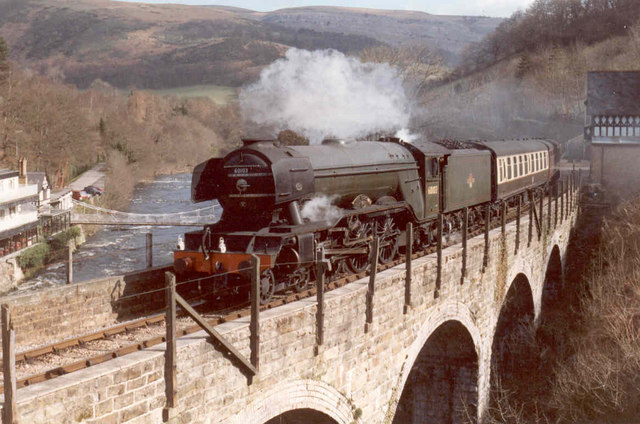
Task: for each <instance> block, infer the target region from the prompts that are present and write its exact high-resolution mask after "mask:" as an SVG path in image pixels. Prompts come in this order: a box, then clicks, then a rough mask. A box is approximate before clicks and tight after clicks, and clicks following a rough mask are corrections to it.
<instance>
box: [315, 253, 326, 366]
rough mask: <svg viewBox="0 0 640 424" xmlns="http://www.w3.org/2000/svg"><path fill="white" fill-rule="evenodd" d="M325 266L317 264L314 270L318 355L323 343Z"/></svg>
mask: <svg viewBox="0 0 640 424" xmlns="http://www.w3.org/2000/svg"><path fill="white" fill-rule="evenodd" d="M325 275H326V274H325V264H324V263H321V262H318V264H317V268H316V276H317V277H316V301H317V303H318V309H317V312H316V343H317V345H318V349H317V350H316V354H317V353H319V350H320V346H322V344H323V343H324V283H325V278H326V276H325Z"/></svg>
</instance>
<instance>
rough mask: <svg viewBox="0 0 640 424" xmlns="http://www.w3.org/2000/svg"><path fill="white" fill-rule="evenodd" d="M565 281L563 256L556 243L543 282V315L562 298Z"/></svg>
mask: <svg viewBox="0 0 640 424" xmlns="http://www.w3.org/2000/svg"><path fill="white" fill-rule="evenodd" d="M563 282H564V280H563V267H562V257H561V256H560V248H559V247H558V245H557V244H556V245H554V246H553V248H552V249H551V253H550V254H549V258H548V260H547V268H546V271H545V276H544V282H543V283H542V296H541V301H540V303H541V306H540V314H541V316H543V317H544V316H547V315H548V314H549V310H550V309H551V308H553V306H554V304H555V303H556V302H558V300H559V299H560V296H561V294H562V289H563Z"/></svg>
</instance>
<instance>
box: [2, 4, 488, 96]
mask: <svg viewBox="0 0 640 424" xmlns="http://www.w3.org/2000/svg"><path fill="white" fill-rule="evenodd" d="M499 22H500V19H496V18H482V17H464V16H434V15H429V14H426V13H422V12H405V11H376V10H369V9H351V8H332V7H328V8H321V10H319V9H318V8H295V9H283V10H280V11H277V12H271V13H266V14H265V13H259V12H254V11H251V10H246V9H237V8H230V7H224V6H186V5H177V4H138V3H131V2H120V1H109V0H79V1H74V2H69V1H63V0H6V1H2V2H0V36H3V37H4V38H5V39H6V40H7V41H8V43H9V46H10V47H11V49H12V59H13V60H15V61H16V62H17V63H19V64H21V65H22V66H25V67H29V68H30V69H33V70H35V71H37V72H39V73H41V74H43V75H48V76H50V77H52V78H54V79H56V80H58V81H63V82H66V83H72V84H74V85H76V86H78V87H79V88H86V87H88V86H89V85H91V83H92V82H93V81H94V80H95V79H101V80H103V81H106V82H108V83H109V84H111V85H113V86H115V87H119V88H134V87H135V88H138V89H141V88H170V87H180V86H188V85H198V84H216V85H225V86H240V85H242V84H245V83H247V82H250V81H253V80H255V79H256V77H257V76H258V74H259V73H260V70H262V69H263V68H264V67H265V66H266V65H268V64H269V63H272V62H273V61H274V60H275V59H277V58H279V57H281V56H282V55H283V54H284V52H285V51H286V50H287V49H289V48H291V47H296V48H301V49H307V50H316V49H327V48H332V49H336V50H338V51H341V52H343V53H347V54H357V53H358V52H360V51H362V50H363V49H365V48H368V47H375V46H386V45H393V46H395V47H397V46H398V45H399V44H401V45H403V46H405V47H406V46H414V45H419V46H420V47H421V48H428V49H431V50H433V51H434V52H436V53H438V54H439V55H440V56H442V57H443V58H444V59H445V60H450V61H451V63H454V62H455V63H457V62H458V61H459V58H460V54H461V52H462V50H463V49H464V47H465V46H466V45H467V44H468V43H470V42H475V41H478V40H480V39H481V38H482V37H483V36H484V35H485V34H487V33H488V32H489V31H491V30H492V29H493V28H495V26H496V25H497V24H498V23H499Z"/></svg>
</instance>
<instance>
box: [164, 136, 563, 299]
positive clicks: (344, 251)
mask: <svg viewBox="0 0 640 424" xmlns="http://www.w3.org/2000/svg"><path fill="white" fill-rule="evenodd" d="M243 142H244V145H243V146H242V147H241V148H239V149H237V150H234V151H232V152H231V153H229V154H228V155H227V156H225V157H224V158H214V159H209V160H208V161H206V162H203V163H201V164H199V165H198V166H196V168H195V169H194V172H193V177H192V185H191V196H192V200H193V201H194V202H202V201H208V200H212V199H217V200H218V201H219V202H220V204H221V206H222V208H223V213H222V216H221V218H220V220H219V221H218V222H217V223H214V224H211V225H207V226H205V227H204V228H203V229H202V230H199V231H194V232H190V233H187V234H186V235H185V246H184V249H182V250H176V251H175V252H174V269H175V271H176V273H177V274H179V275H183V276H185V275H187V276H188V275H201V276H202V275H209V276H215V275H221V276H222V275H223V276H224V279H221V282H220V283H219V284H224V285H234V284H241V283H242V282H243V281H245V282H246V281H248V279H249V278H250V260H251V255H252V254H253V255H256V256H258V257H259V258H260V272H261V284H260V287H261V301H262V302H263V303H266V302H268V301H269V299H270V298H271V296H272V295H273V293H274V292H276V291H280V290H284V289H296V290H303V289H305V288H306V287H307V285H308V284H309V282H310V281H311V280H312V278H313V273H314V266H313V265H314V263H316V261H317V260H318V252H319V251H320V252H322V255H323V257H324V260H325V261H326V263H328V264H329V265H330V268H331V269H332V270H334V271H335V270H341V269H342V270H344V269H348V270H349V271H352V272H361V271H363V270H365V269H366V268H367V266H368V262H369V261H368V255H369V246H370V242H371V240H372V239H373V237H374V236H377V237H378V240H379V260H380V262H381V263H388V262H390V261H392V260H393V259H394V257H395V256H396V255H397V253H398V249H399V247H400V246H401V245H402V244H403V243H404V240H405V237H404V236H405V234H404V229H405V227H406V224H407V223H408V222H412V223H413V226H414V228H415V230H414V231H415V233H414V240H415V243H416V244H417V245H418V246H425V245H429V244H431V243H434V241H435V239H436V234H437V224H436V222H437V217H438V214H440V213H442V214H443V216H444V219H445V228H446V231H455V230H456V229H457V228H459V227H460V223H461V211H462V210H463V209H464V208H468V211H469V219H470V221H471V222H472V223H473V222H480V219H481V217H482V216H483V212H482V210H483V208H484V206H485V205H486V204H487V203H489V204H492V205H496V204H499V202H501V201H507V202H508V201H510V200H511V199H514V198H515V196H517V195H520V194H522V193H528V192H529V191H530V190H531V189H536V188H545V187H547V186H549V184H550V183H551V182H552V180H554V179H555V178H557V177H558V170H557V168H556V163H557V161H558V160H559V158H560V148H559V145H558V143H557V142H555V141H552V140H543V139H530V140H504V141H469V142H460V141H453V140H443V141H436V142H434V141H419V142H414V143H406V142H404V141H402V140H399V139H397V138H386V139H381V140H380V141H344V140H336V139H329V140H325V141H324V142H323V143H322V144H320V145H310V146H282V145H279V144H278V143H277V142H275V141H272V140H244V141H243ZM222 281H224V282H222Z"/></svg>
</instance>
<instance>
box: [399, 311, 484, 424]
mask: <svg viewBox="0 0 640 424" xmlns="http://www.w3.org/2000/svg"><path fill="white" fill-rule="evenodd" d="M480 345H481V336H480V332H479V331H478V328H477V326H476V325H475V323H474V320H473V318H472V315H471V312H470V311H469V309H468V308H467V307H466V306H464V305H463V304H460V303H457V302H447V303H446V304H445V305H444V306H443V308H441V309H439V310H438V311H436V313H435V314H433V315H431V316H430V317H428V318H427V321H426V322H425V324H424V325H423V326H422V328H421V330H420V333H419V335H418V337H417V338H416V340H415V341H414V342H413V344H412V346H411V348H410V349H409V352H408V354H407V360H406V361H405V363H404V365H403V369H402V375H401V378H400V384H399V386H398V388H397V390H396V391H395V395H394V399H392V400H393V402H391V405H393V406H392V407H390V410H389V411H388V414H387V418H390V417H393V418H394V422H396V423H400V422H401V423H405V422H407V423H409V422H422V421H420V420H421V419H424V420H425V421H424V422H432V421H435V422H440V421H441V420H442V419H444V421H443V422H458V421H460V422H466V421H465V420H466V418H467V415H466V414H467V413H469V410H468V408H467V409H464V408H463V407H466V406H468V405H472V406H471V409H472V410H471V412H470V414H471V415H475V416H477V415H478V411H477V407H476V406H477V405H478V403H479V400H478V398H479V395H478V380H479V377H478V376H479V374H480V373H481V372H482V370H481V359H480V358H481V351H482V349H481V346H480ZM442 399H447V402H444V403H443V402H442ZM414 401H415V403H414Z"/></svg>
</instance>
